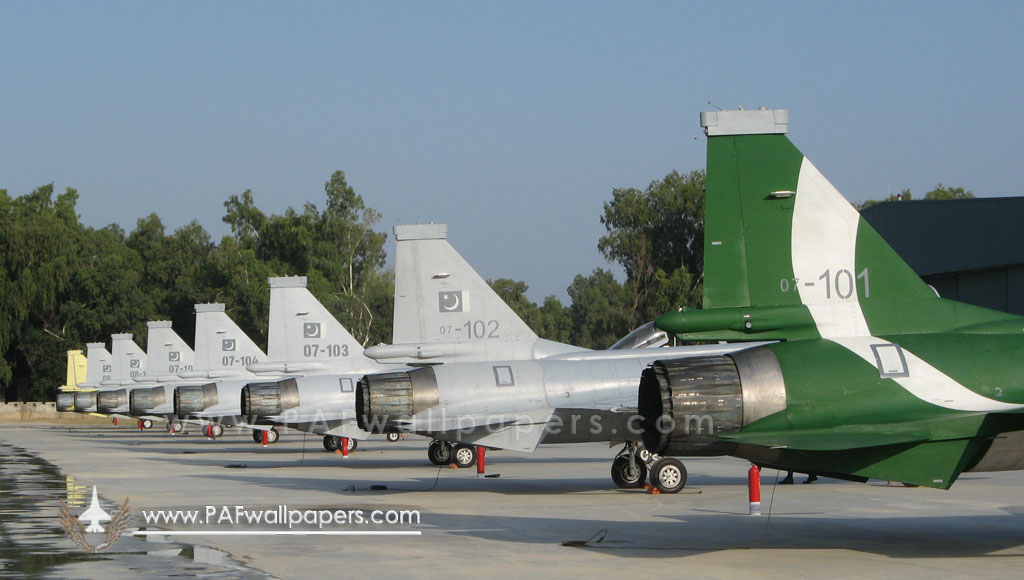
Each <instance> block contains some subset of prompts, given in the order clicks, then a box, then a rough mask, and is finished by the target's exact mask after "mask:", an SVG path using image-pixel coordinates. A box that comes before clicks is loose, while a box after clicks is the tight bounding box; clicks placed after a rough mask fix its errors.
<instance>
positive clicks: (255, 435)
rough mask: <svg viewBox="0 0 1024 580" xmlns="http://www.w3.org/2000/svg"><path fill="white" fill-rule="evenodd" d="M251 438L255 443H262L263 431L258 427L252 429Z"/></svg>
mask: <svg viewBox="0 0 1024 580" xmlns="http://www.w3.org/2000/svg"><path fill="white" fill-rule="evenodd" d="M252 440H253V441H255V442H256V443H263V431H261V430H260V429H253V430H252Z"/></svg>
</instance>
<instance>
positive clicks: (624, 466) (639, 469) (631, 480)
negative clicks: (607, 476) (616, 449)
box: [612, 455, 647, 489]
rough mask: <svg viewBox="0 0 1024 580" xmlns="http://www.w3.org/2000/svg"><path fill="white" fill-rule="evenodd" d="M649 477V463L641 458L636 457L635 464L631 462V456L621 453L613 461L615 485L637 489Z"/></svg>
mask: <svg viewBox="0 0 1024 580" xmlns="http://www.w3.org/2000/svg"><path fill="white" fill-rule="evenodd" d="M646 479H647V465H645V464H644V462H643V461H640V458H639V457H638V458H636V461H634V464H633V466H630V464H629V457H628V456H626V455H619V456H618V457H616V458H615V460H614V461H612V481H614V482H615V485H617V486H618V487H621V488H624V489H635V488H638V487H643V486H644V480H646Z"/></svg>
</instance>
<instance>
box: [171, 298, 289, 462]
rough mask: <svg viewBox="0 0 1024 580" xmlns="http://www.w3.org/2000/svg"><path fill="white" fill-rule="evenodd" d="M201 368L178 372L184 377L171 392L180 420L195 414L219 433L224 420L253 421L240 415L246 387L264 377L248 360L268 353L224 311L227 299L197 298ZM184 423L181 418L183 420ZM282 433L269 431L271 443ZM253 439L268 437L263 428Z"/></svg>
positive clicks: (256, 360) (215, 434)
mask: <svg viewBox="0 0 1024 580" xmlns="http://www.w3.org/2000/svg"><path fill="white" fill-rule="evenodd" d="M195 310H196V333H195V345H196V348H195V352H196V358H195V368H193V369H190V370H184V371H181V372H179V373H178V376H179V377H180V378H181V379H182V380H183V382H182V383H179V385H178V386H176V387H175V388H174V393H173V395H172V397H171V407H172V413H173V415H174V416H175V417H177V419H178V420H179V421H181V420H186V419H188V418H190V417H191V418H193V419H196V420H198V422H199V423H200V424H201V425H203V432H204V433H205V434H206V435H208V436H210V437H219V436H220V435H221V434H223V432H224V426H233V425H237V426H243V427H249V425H247V424H246V423H245V421H244V420H243V419H242V418H241V417H239V410H238V409H239V405H238V396H239V392H240V391H241V389H242V387H244V386H245V385H247V384H249V383H251V382H253V381H255V380H258V377H257V375H256V374H255V373H253V372H251V371H249V370H247V369H246V366H247V365H253V364H260V363H265V362H266V361H267V355H266V354H264V353H263V351H262V350H261V349H260V347H258V346H257V345H256V343H254V342H253V341H252V339H250V338H249V336H248V335H246V334H245V332H244V331H243V330H242V329H241V328H239V327H238V325H237V324H235V321H233V320H231V318H230V317H229V316H228V315H227V314H226V313H225V312H224V305H223V304H196V305H195ZM178 424H179V425H180V423H178ZM277 435H278V433H277V432H276V431H274V432H273V433H268V436H269V437H270V438H271V439H272V441H270V442H271V443H273V442H276V441H277ZM253 439H254V440H257V441H262V440H263V435H262V433H261V430H260V429H256V430H254V431H253Z"/></svg>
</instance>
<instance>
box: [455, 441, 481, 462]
mask: <svg viewBox="0 0 1024 580" xmlns="http://www.w3.org/2000/svg"><path fill="white" fill-rule="evenodd" d="M452 460H453V462H454V463H455V465H458V466H459V467H473V466H474V465H476V446H475V445H466V444H465V443H459V444H458V445H456V446H455V449H453V450H452Z"/></svg>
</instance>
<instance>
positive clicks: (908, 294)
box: [666, 134, 1019, 339]
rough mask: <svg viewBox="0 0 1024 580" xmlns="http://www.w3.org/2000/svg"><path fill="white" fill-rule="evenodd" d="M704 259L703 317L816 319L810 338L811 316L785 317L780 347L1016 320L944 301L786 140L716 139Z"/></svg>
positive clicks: (711, 148) (711, 145)
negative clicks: (717, 312) (767, 314)
mask: <svg viewBox="0 0 1024 580" xmlns="http://www.w3.org/2000/svg"><path fill="white" fill-rule="evenodd" d="M704 260H705V263H704V304H703V306H704V310H705V312H707V311H708V310H710V309H734V310H736V311H737V312H749V313H755V312H756V311H757V309H762V310H763V309H767V308H772V307H776V308H775V310H774V311H773V312H778V311H779V309H778V308H777V307H783V308H790V309H792V308H794V307H795V308H797V309H798V310H800V309H803V308H807V309H808V310H809V311H810V313H811V314H812V315H813V319H814V322H815V324H816V328H815V325H814V324H812V325H811V328H812V330H811V331H810V332H808V329H807V327H806V325H803V326H799V325H798V322H799V324H804V322H805V319H806V317H801V316H799V315H794V314H793V313H792V312H790V311H786V312H789V314H788V315H787V318H789V319H790V320H792V321H793V323H792V324H791V326H790V328H789V330H788V331H787V329H782V330H773V333H772V337H774V338H783V339H787V338H788V339H794V338H811V337H815V336H816V335H817V336H824V337H828V336H851V335H852V336H856V335H864V334H868V333H870V334H871V335H875V336H882V335H892V334H903V333H919V332H948V331H954V330H957V329H959V328H962V327H966V326H970V325H984V324H990V323H992V322H994V321H1000V320H1006V319H1008V318H1018V317H1013V316H1011V315H1007V314H1003V313H1000V312H995V311H990V310H987V309H983V308H977V307H972V306H968V305H965V304H960V303H956V302H952V301H948V300H943V299H940V298H939V297H937V296H936V295H935V293H934V291H933V290H932V289H931V288H930V287H928V286H927V285H926V284H925V283H924V282H923V281H922V280H921V279H920V278H919V277H918V276H917V274H915V273H914V271H913V270H912V269H911V268H910V267H909V266H908V265H907V264H906V262H904V261H903V259H902V258H900V257H899V255H898V254H896V252H895V251H894V250H893V249H892V248H891V247H890V246H889V245H888V244H887V243H886V242H885V240H884V239H882V237H881V236H879V235H878V233H877V232H875V231H874V229H873V228H871V226H870V225H868V223H867V222H866V221H865V220H863V219H862V218H861V217H860V214H859V213H858V212H857V210H856V209H855V208H854V207H853V206H852V205H850V204H849V203H848V202H847V201H846V200H845V199H844V198H843V197H842V195H841V194H840V193H839V192H838V191H836V189H835V188H834V187H833V186H832V185H831V184H830V183H829V182H828V181H827V180H826V179H825V178H824V176H822V175H821V173H820V172H818V170H817V169H816V168H815V167H814V166H813V165H812V164H811V163H810V162H809V161H808V160H807V159H806V157H804V155H803V154H802V153H801V152H800V151H799V150H798V149H797V148H796V147H795V146H794V145H793V144H792V143H791V142H790V140H789V139H788V138H787V137H786V136H785V135H784V134H750V135H747V134H738V135H720V136H709V138H708V157H707V199H706V213H705V238H704ZM765 311H767V310H765ZM722 312H727V311H725V310H723V311H722ZM823 321H825V323H824V324H823ZM666 329H667V330H670V331H675V329H673V328H670V327H666ZM753 330H755V331H756V330H758V329H753ZM1018 332H1019V329H1018ZM735 334H737V333H735V332H732V335H735ZM740 334H742V333H740ZM690 337H691V338H693V337H694V336H693V335H692V334H691V336H690ZM732 338H735V336H732Z"/></svg>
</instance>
